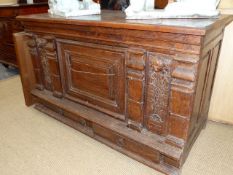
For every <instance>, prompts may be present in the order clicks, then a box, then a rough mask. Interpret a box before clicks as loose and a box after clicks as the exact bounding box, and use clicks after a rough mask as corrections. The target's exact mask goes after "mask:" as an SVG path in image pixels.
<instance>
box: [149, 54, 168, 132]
mask: <svg viewBox="0 0 233 175" xmlns="http://www.w3.org/2000/svg"><path fill="white" fill-rule="evenodd" d="M148 58H149V60H148V64H149V65H148V81H147V90H146V92H147V94H146V97H147V99H146V119H145V124H146V126H147V128H148V130H150V131H152V132H154V133H157V134H159V135H162V134H164V133H165V132H166V120H167V116H168V103H169V94H170V82H171V63H172V60H171V58H170V57H169V56H167V55H163V54H157V53H149V57H148Z"/></svg>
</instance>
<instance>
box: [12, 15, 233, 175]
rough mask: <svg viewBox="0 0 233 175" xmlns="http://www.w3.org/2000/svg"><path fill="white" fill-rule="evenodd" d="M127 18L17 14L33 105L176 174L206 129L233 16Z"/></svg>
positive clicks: (25, 79)
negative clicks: (224, 41) (227, 31)
mask: <svg viewBox="0 0 233 175" xmlns="http://www.w3.org/2000/svg"><path fill="white" fill-rule="evenodd" d="M124 17H125V16H124V14H123V13H121V12H113V11H112V12H110V11H102V14H101V16H98V15H93V16H83V17H75V18H70V19H64V18H61V17H57V16H49V15H48V14H39V15H29V16H21V17H18V20H20V21H21V22H22V25H23V26H24V27H25V33H19V34H16V35H15V41H16V46H17V47H16V48H18V49H17V55H18V59H19V62H20V63H21V64H20V68H21V70H25V71H22V72H21V77H22V83H23V87H24V94H25V98H26V101H29V103H27V104H28V105H31V104H33V103H35V104H36V108H37V109H38V110H40V111H42V112H44V113H47V114H48V115H50V116H52V117H54V118H56V119H57V120H60V121H62V122H64V123H66V124H67V125H70V126H71V127H73V128H75V129H77V130H79V131H81V132H83V133H85V134H87V135H89V136H90V137H93V138H95V139H97V140H99V141H101V142H103V143H105V144H107V145H109V146H110V147H112V148H114V149H116V150H118V151H120V152H122V153H124V154H126V155H128V156H130V157H132V158H134V159H136V160H138V161H140V162H142V163H144V164H146V165H148V166H150V167H152V168H154V169H156V170H159V171H161V172H163V173H165V174H172V175H174V174H179V172H180V169H181V167H182V165H183V163H184V162H185V160H186V158H187V156H188V153H189V151H190V149H191V147H192V145H193V143H194V142H195V140H196V138H197V137H198V135H199V133H200V131H201V130H202V128H203V127H205V124H206V120H207V114H208V110H209V104H210V98H211V93H212V86H213V81H214V76H215V71H216V67H217V62H218V55H219V51H220V48H221V42H222V38H223V31H224V28H225V26H226V25H227V24H228V23H229V22H231V21H232V20H233V17H232V16H221V17H219V18H218V19H199V20H198V19H183V20H178V19H164V20H161V19H157V20H125V18H124ZM22 44H24V45H27V47H26V50H25V51H24V52H23V53H22V52H20V48H21V47H22V46H21V45H22ZM28 53H30V54H28ZM24 63H25V64H24ZM28 67H29V69H28ZM32 70H33V71H34V76H31V75H30V76H29V74H30V72H31V71H32ZM25 82H26V83H25Z"/></svg>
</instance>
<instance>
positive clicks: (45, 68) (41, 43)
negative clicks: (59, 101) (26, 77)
mask: <svg viewBox="0 0 233 175" xmlns="http://www.w3.org/2000/svg"><path fill="white" fill-rule="evenodd" d="M36 43H37V49H38V53H39V57H40V62H41V67H42V72H43V77H44V86H45V89H47V90H50V91H51V90H52V80H51V74H50V69H49V62H48V57H47V50H46V47H47V46H46V45H47V44H48V40H47V39H46V38H42V37H40V36H36Z"/></svg>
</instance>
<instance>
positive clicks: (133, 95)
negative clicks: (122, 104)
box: [126, 50, 146, 131]
mask: <svg viewBox="0 0 233 175" xmlns="http://www.w3.org/2000/svg"><path fill="white" fill-rule="evenodd" d="M145 53H146V52H144V50H129V51H128V57H127V60H126V66H127V86H126V88H127V98H126V99H127V118H128V126H129V127H130V128H132V129H136V130H138V131H141V130H142V128H143V122H144V119H143V116H144V89H145V60H146V54H145Z"/></svg>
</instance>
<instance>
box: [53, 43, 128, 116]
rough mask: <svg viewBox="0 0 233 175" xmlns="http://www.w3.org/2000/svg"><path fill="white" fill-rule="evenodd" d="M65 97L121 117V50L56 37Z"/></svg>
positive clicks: (122, 60)
mask: <svg viewBox="0 0 233 175" xmlns="http://www.w3.org/2000/svg"><path fill="white" fill-rule="evenodd" d="M57 45H58V52H59V62H60V67H61V75H62V81H63V89H64V95H65V97H66V98H68V99H70V100H73V101H76V102H79V103H82V104H84V105H87V106H90V107H92V108H95V109H98V110H100V111H102V112H105V113H108V114H110V115H112V116H114V117H116V118H120V119H124V118H125V117H124V113H125V100H124V99H125V55H126V53H125V50H124V49H123V48H118V47H110V46H105V45H99V44H98V45H97V44H91V43H83V42H77V41H68V40H58V44H57Z"/></svg>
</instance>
